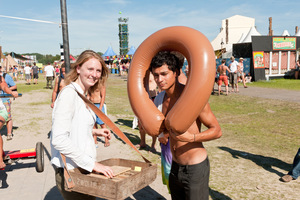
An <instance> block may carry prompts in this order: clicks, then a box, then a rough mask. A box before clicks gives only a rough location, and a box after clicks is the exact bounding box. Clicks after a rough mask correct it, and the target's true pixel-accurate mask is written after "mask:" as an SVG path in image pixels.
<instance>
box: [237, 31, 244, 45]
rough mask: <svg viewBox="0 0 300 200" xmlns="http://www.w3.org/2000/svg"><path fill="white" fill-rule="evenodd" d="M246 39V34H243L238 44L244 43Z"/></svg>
mask: <svg viewBox="0 0 300 200" xmlns="http://www.w3.org/2000/svg"><path fill="white" fill-rule="evenodd" d="M245 37H246V34H245V33H242V35H241V37H240V39H239V41H238V42H237V43H243V41H244V39H245Z"/></svg>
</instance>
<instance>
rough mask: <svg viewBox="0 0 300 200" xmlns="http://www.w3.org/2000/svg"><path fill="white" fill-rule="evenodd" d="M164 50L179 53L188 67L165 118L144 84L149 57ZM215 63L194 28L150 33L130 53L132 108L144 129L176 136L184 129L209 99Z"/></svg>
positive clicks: (212, 54) (129, 93)
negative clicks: (183, 80)
mask: <svg viewBox="0 0 300 200" xmlns="http://www.w3.org/2000/svg"><path fill="white" fill-rule="evenodd" d="M164 50H167V51H178V52H180V53H182V54H183V55H184V56H185V57H186V58H187V61H188V63H189V70H190V74H189V77H188V80H187V84H186V86H185V88H184V91H183V93H182V95H181V96H180V98H179V99H178V101H177V102H176V104H175V105H174V106H173V108H172V109H171V110H170V111H169V113H168V114H167V116H166V117H164V115H163V114H162V113H161V112H160V111H159V110H158V109H157V108H156V106H155V105H154V104H153V102H152V101H151V100H150V99H149V97H148V93H147V91H146V86H145V84H144V79H145V78H146V73H147V70H148V68H149V66H150V63H151V60H152V58H153V57H154V56H155V55H156V54H157V53H158V52H159V51H164ZM215 66H216V62H215V54H214V51H213V48H212V46H211V44H210V42H209V40H208V39H207V38H206V37H205V36H204V35H203V34H202V33H200V32H199V31H197V30H195V29H192V28H188V27H183V26H174V27H169V28H164V29H162V30H159V31H157V32H155V33H154V34H152V35H150V36H149V37H148V38H147V39H146V40H145V41H144V42H143V43H142V44H141V45H140V46H139V47H138V49H137V50H136V52H135V54H134V56H133V59H132V61H131V64H130V69H129V75H128V87H127V88H128V96H129V101H130V104H131V107H132V109H133V111H134V113H135V115H136V116H137V117H138V118H139V120H140V122H141V124H142V126H143V127H144V129H145V130H146V132H147V133H148V134H149V135H158V134H159V133H160V132H161V131H162V130H163V129H164V128H165V127H166V128H167V129H168V130H169V131H171V132H172V133H175V135H179V134H182V133H184V132H186V130H187V129H188V128H189V127H190V126H191V125H192V123H193V122H194V121H195V120H196V118H197V117H198V116H199V113H200V112H201V110H202V109H203V107H204V106H205V105H206V103H207V102H208V99H209V96H210V93H211V90H212V87H213V83H214V78H215V72H216V67H215Z"/></svg>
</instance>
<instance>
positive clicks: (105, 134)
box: [93, 128, 111, 140]
mask: <svg viewBox="0 0 300 200" xmlns="http://www.w3.org/2000/svg"><path fill="white" fill-rule="evenodd" d="M93 135H96V136H103V137H105V138H107V139H109V140H110V139H111V133H110V130H109V129H107V128H101V129H93Z"/></svg>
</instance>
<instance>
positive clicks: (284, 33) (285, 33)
mask: <svg viewBox="0 0 300 200" xmlns="http://www.w3.org/2000/svg"><path fill="white" fill-rule="evenodd" d="M282 36H290V34H289V32H288V31H287V30H284V31H283V33H282Z"/></svg>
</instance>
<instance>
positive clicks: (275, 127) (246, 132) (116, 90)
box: [17, 74, 300, 151]
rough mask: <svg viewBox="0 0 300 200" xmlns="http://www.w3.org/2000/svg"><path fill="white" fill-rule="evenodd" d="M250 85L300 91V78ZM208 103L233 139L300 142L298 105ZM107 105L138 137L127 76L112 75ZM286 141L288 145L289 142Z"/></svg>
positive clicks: (274, 145) (21, 87)
mask: <svg viewBox="0 0 300 200" xmlns="http://www.w3.org/2000/svg"><path fill="white" fill-rule="evenodd" d="M38 83H39V84H37V85H34V84H31V85H26V84H25V82H24V81H18V82H17V86H18V92H19V93H26V92H30V91H33V90H40V89H44V88H45V85H46V80H45V79H44V77H43V76H40V78H39V80H38ZM251 86H257V87H271V88H279V89H293V90H300V80H287V79H276V80H271V81H259V82H254V83H251ZM209 102H210V105H211V108H212V110H213V112H214V114H215V115H216V117H217V118H218V120H219V123H220V124H221V127H222V130H223V132H225V133H226V138H228V139H230V140H231V139H234V140H238V141H239V143H241V144H243V143H245V142H246V143H247V144H249V143H251V146H253V147H255V148H263V147H264V145H265V144H266V143H268V149H270V150H278V149H281V150H283V151H284V150H286V151H291V149H294V148H296V147H297V145H299V144H298V141H299V139H300V136H299V134H296V133H297V130H299V128H300V125H299V123H298V121H299V119H300V112H299V111H300V105H298V104H293V103H287V102H281V101H278V100H265V99H260V98H251V97H246V96H242V95H239V96H238V98H237V96H236V95H230V96H211V98H210V100H209ZM49 103H50V100H49ZM106 104H107V110H108V112H109V115H112V116H113V117H114V118H116V121H115V122H116V123H117V124H118V125H119V126H120V127H121V128H122V130H123V131H124V132H132V133H133V134H136V135H137V136H138V134H139V133H138V130H137V129H135V130H133V129H131V127H132V120H133V118H134V114H133V111H132V109H131V107H130V104H129V100H128V96H127V80H126V79H125V78H124V77H122V78H121V77H120V76H118V75H113V74H111V75H110V78H109V79H108V82H107V95H106ZM233 108H234V109H233ZM283 122H284V123H283ZM223 138H224V137H223ZM270 138H271V140H270ZM291 138H294V139H293V140H291ZM138 142H139V141H138V140H136V141H133V143H138ZM287 142H288V144H289V145H286V143H287Z"/></svg>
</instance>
